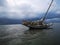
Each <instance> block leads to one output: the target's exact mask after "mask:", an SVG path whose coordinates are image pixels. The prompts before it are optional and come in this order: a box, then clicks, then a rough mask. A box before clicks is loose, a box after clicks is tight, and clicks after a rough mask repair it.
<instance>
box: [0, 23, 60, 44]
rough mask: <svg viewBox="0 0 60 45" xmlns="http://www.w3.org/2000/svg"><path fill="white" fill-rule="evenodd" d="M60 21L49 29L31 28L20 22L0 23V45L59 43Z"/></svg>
mask: <svg viewBox="0 0 60 45" xmlns="http://www.w3.org/2000/svg"><path fill="white" fill-rule="evenodd" d="M59 44H60V23H54V25H53V26H52V27H51V29H31V30H29V28H28V27H26V26H23V25H21V24H16V25H0V45H59Z"/></svg>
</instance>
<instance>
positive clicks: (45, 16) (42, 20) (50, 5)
mask: <svg viewBox="0 0 60 45" xmlns="http://www.w3.org/2000/svg"><path fill="white" fill-rule="evenodd" d="M52 3H53V0H52V1H51V3H50V5H49V7H48V9H47V11H46V13H45V16H44V17H43V19H42V22H44V20H45V18H46V15H47V13H48V11H49V9H50V7H51V5H52Z"/></svg>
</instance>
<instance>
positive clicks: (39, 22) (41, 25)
mask: <svg viewBox="0 0 60 45" xmlns="http://www.w3.org/2000/svg"><path fill="white" fill-rule="evenodd" d="M52 3H53V0H52V1H51V3H50V5H49V7H48V9H47V11H46V13H45V15H44V17H43V18H41V20H37V21H26V20H23V22H22V24H23V25H25V26H27V27H29V28H34V29H44V28H49V27H50V26H51V25H52V23H49V24H45V23H44V21H45V19H46V15H47V13H48V11H49V9H50V7H51V5H52Z"/></svg>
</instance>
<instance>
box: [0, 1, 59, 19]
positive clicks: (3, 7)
mask: <svg viewBox="0 0 60 45" xmlns="http://www.w3.org/2000/svg"><path fill="white" fill-rule="evenodd" d="M50 2H51V0H0V17H5V18H11V19H24V18H34V17H37V16H38V15H37V14H41V13H45V12H46V10H47V8H48V6H49V4H50ZM49 11H50V12H55V13H57V14H60V0H54V2H53V4H52V6H51V8H50V10H49Z"/></svg>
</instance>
